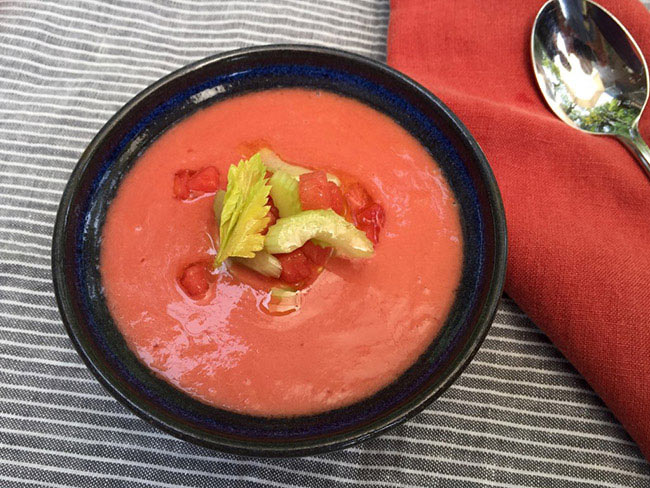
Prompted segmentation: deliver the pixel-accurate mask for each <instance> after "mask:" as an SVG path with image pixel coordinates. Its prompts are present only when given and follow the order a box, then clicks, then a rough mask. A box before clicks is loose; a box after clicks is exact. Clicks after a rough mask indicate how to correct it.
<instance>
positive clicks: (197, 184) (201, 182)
mask: <svg viewBox="0 0 650 488" xmlns="http://www.w3.org/2000/svg"><path fill="white" fill-rule="evenodd" d="M187 186H188V188H189V189H190V190H192V191H202V192H214V191H217V190H218V189H219V172H218V171H217V168H215V167H214V166H206V167H205V168H203V169H200V170H199V171H197V172H196V173H194V174H193V175H192V176H191V177H190V179H189V181H188V183H187Z"/></svg>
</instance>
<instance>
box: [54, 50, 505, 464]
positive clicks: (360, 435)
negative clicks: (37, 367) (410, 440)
mask: <svg viewBox="0 0 650 488" xmlns="http://www.w3.org/2000/svg"><path fill="white" fill-rule="evenodd" d="M280 86H286V87H293V86H299V87H308V88H319V89H324V90H330V91H333V92H337V93H339V94H342V95H344V96H348V97H353V98H355V99H358V100H360V101H362V102H363V103H365V104H367V105H370V106H372V107H374V108H375V109H377V110H379V111H381V112H384V113H386V114H387V115H389V116H390V117H391V118H392V119H393V120H395V121H397V122H398V123H399V124H400V125H402V127H404V128H405V129H406V130H408V131H409V132H410V133H411V134H412V135H414V136H415V137H416V138H417V139H418V140H419V141H420V142H421V143H422V144H423V146H424V147H426V148H427V149H428V150H429V152H430V153H431V154H432V155H433V157H434V158H435V159H436V160H437V161H438V163H439V165H440V166H441V168H442V170H443V171H444V173H445V175H446V177H447V179H448V181H449V183H450V185H451V187H452V189H453V191H454V192H455V194H456V198H457V200H458V202H459V206H460V209H461V215H462V223H463V236H464V242H465V244H464V263H463V272H462V281H461V285H460V287H459V290H458V294H457V297H456V300H455V303H454V305H453V308H452V311H451V313H450V315H449V317H448V319H447V321H446V323H445V325H444V326H443V328H442V331H441V333H440V334H439V336H438V337H437V338H436V339H435V341H434V342H433V343H432V344H431V345H430V346H429V348H428V349H427V350H426V352H425V353H424V354H423V355H422V356H421V357H420V358H419V359H418V361H417V362H416V363H415V364H414V365H413V366H411V368H409V369H408V370H407V371H406V372H405V373H404V374H403V375H402V376H401V377H400V378H399V379H397V380H396V381H395V382H393V383H392V384H391V385H389V386H387V387H386V388H384V389H383V390H381V391H379V392H378V393H376V394H375V395H373V396H372V397H370V398H368V399H366V400H363V401H361V402H358V403H356V404H354V405H351V406H348V407H345V408H340V409H337V410H333V411H329V412H326V413H322V414H318V415H312V416H300V417H291V418H274V419H269V418H262V417H254V416H247V415H241V414H236V413H232V412H228V411H225V410H220V409H217V408H214V407H210V406H208V405H205V404H203V403H201V402H199V401H197V400H195V399H193V398H191V397H189V396H187V395H185V394H184V393H182V392H181V391H179V390H177V389H175V388H174V387H172V386H170V385H169V384H167V383H166V382H165V381H163V380H161V379H159V378H158V377H156V376H155V375H154V374H153V373H152V372H151V371H150V370H149V369H148V368H147V367H145V366H144V365H143V364H142V363H140V362H139V361H138V359H137V358H136V356H135V355H134V354H133V353H132V352H131V351H130V350H129V348H128V347H127V346H126V343H125V341H124V339H123V338H122V336H121V334H120V333H119V331H118V330H117V328H116V326H115V324H114V322H113V320H112V318H111V316H110V314H109V311H108V309H107V306H106V303H105V300H104V297H103V294H102V287H101V280H100V275H99V270H98V262H99V247H100V240H101V231H102V225H103V222H104V219H105V216H106V211H107V208H108V206H109V205H110V202H111V199H112V198H113V197H114V196H115V192H116V190H117V187H118V186H119V184H120V181H121V180H122V178H123V177H124V175H125V174H126V173H127V172H128V170H129V168H130V167H131V166H132V165H133V163H134V161H135V160H136V159H137V157H138V155H140V154H141V153H142V152H143V151H144V150H145V149H146V148H147V147H148V146H149V145H150V144H151V142H152V141H153V140H155V139H156V137H157V136H158V135H160V134H161V133H162V132H164V131H165V130H167V129H168V128H169V127H170V126H172V125H173V124H174V123H176V122H178V121H179V120H181V119H183V118H185V117H187V116H188V115H189V114H191V113H193V112H194V111H196V110H197V109H199V108H201V107H204V106H206V105H208V104H211V103H214V102H217V101H219V100H222V99H224V98H227V97H230V96H233V95H238V94H241V93H245V92H250V91H256V90H264V89H269V88H276V87H280ZM505 267H506V225H505V217H504V212H503V206H502V203H501V198H500V195H499V190H498V188H497V185H496V182H495V180H494V176H493V175H492V172H491V170H490V167H489V165H488V163H487V161H486V159H485V156H484V155H483V153H482V152H481V149H480V148H479V146H478V144H477V143H476V141H474V139H473V138H472V136H471V135H470V134H469V132H468V131H467V129H466V128H465V127H464V126H463V124H462V123H461V122H460V121H459V120H458V118H457V117H456V116H455V115H454V114H453V113H452V112H451V111H450V110H449V109H448V108H447V107H445V105H443V104H442V102H441V101H440V100H438V99H437V98H436V97H435V96H433V95H432V94H431V93H430V92H429V91H427V90H426V89H424V88H423V87H421V86H420V85H418V84H417V83H415V82H414V81H413V80H411V79H409V78H407V77H406V76H404V75H402V74H401V73H399V72H397V71H395V70H393V69H391V68H389V67H387V66H385V65H384V64H381V63H378V62H376V61H372V60H370V59H366V58H363V57H360V56H356V55H353V54H349V53H345V52H342V51H337V50H333V49H324V48H317V47H306V46H268V47H256V48H250V49H242V50H238V51H233V52H230V53H227V54H221V55H217V56H213V57H210V58H207V59H205V60H202V61H199V62H196V63H193V64H191V65H189V66H186V67H184V68H182V69H180V70H178V71H176V72H174V73H172V74H170V75H169V76H167V77H165V78H163V79H162V80H160V81H158V82H156V83H155V84H153V85H152V86H150V87H149V88H147V89H146V90H144V91H143V92H141V93H140V94H138V95H137V96H136V97H135V98H134V99H133V100H131V101H130V102H129V103H128V104H126V105H125V106H124V107H123V108H122V109H121V110H120V111H119V112H118V113H117V114H115V115H114V116H113V118H111V120H109V121H108V123H107V124H106V125H105V126H104V127H103V128H102V130H101V131H100V132H99V134H97V136H96V137H95V138H94V139H93V141H92V142H91V144H90V145H89V146H88V148H87V149H86V151H85V152H84V154H83V156H82V157H81V159H80V160H79V163H78V164H77V166H76V168H75V170H74V171H73V173H72V176H71V177H70V181H69V183H68V185H67V187H66V189H65V191H64V193H63V198H62V201H61V205H60V208H59V212H58V215H57V219H56V226H55V229H54V241H53V250H52V268H53V275H54V287H55V291H56V297H57V301H58V305H59V309H60V311H61V316H62V318H63V322H64V324H65V326H66V328H67V330H68V333H69V335H70V338H71V339H72V342H73V344H74V345H75V347H76V348H77V350H78V351H79V354H80V355H81V357H82V358H83V360H84V361H85V362H86V364H87V366H88V368H89V369H90V370H91V371H92V372H93V373H94V374H95V376H97V379H98V380H99V381H100V382H101V383H102V384H103V385H104V386H105V387H106V388H107V389H108V391H109V392H110V393H111V394H113V395H114V396H115V397H116V398H117V399H118V400H119V401H121V402H122V403H123V404H125V405H126V406H127V407H129V408H130V409H131V410H133V411H134V412H135V413H136V414H138V415H139V416H140V417H142V418H143V419H145V420H147V421H149V422H151V423H153V424H154V425H156V426H158V427H160V428H162V429H163V430H165V431H166V432H169V433H171V434H173V435H175V436H178V437H180V438H182V439H186V440H188V441H191V442H195V443H197V444H201V445H204V446H208V447H212V448H216V449H220V450H223V451H227V452H233V453H239V454H247V455H258V456H295V455H307V454H314V453H319V452H325V451H329V450H333V449H339V448H344V447H347V446H351V445H352V444H355V443H358V442H361V441H363V440H365V439H368V438H369V437H371V436H374V435H377V434H379V433H381V432H383V431H385V430H386V429H389V428H390V427H392V426H394V425H396V424H398V423H400V422H403V421H405V420H406V419H408V418H410V417H412V416H413V415H415V414H416V413H418V412H419V411H421V410H422V409H424V408H425V407H426V406H427V405H428V404H429V403H431V402H432V401H433V400H434V399H435V398H437V397H438V396H439V395H440V394H441V393H442V392H443V391H444V390H445V389H446V388H447V387H448V386H449V385H450V384H451V383H452V382H453V381H454V379H455V378H456V377H457V376H458V375H459V374H460V373H461V371H462V370H463V369H464V368H465V366H466V365H467V364H468V363H469V361H470V360H471V358H472V357H473V355H474V354H475V353H476V351H477V349H478V348H479V346H480V344H481V342H482V341H483V338H484V337H485V335H486V333H487V331H488V329H489V326H490V323H491V321H492V319H493V317H494V313H495V310H496V307H497V303H498V301H499V298H500V296H501V292H502V289H503V282H504V275H505Z"/></svg>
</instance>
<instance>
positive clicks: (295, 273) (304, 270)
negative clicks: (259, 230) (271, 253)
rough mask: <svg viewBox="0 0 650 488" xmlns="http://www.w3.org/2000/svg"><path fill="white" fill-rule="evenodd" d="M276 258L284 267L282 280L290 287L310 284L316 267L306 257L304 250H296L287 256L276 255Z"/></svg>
mask: <svg viewBox="0 0 650 488" xmlns="http://www.w3.org/2000/svg"><path fill="white" fill-rule="evenodd" d="M275 257H276V258H278V259H279V260H280V264H281V265H282V274H281V275H280V279H281V280H282V281H284V282H285V283H288V284H290V285H296V286H299V285H301V284H302V283H305V282H308V281H309V279H310V278H311V277H312V276H313V275H314V274H315V273H316V270H315V268H314V265H313V264H312V262H311V261H310V260H309V259H308V258H307V256H305V253H304V252H303V251H302V249H296V250H295V251H293V252H290V253H286V254H276V255H275Z"/></svg>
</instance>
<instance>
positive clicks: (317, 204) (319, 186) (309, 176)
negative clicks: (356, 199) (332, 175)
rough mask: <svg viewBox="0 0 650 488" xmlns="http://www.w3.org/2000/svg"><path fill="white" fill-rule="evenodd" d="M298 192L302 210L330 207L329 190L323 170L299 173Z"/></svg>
mask: <svg viewBox="0 0 650 488" xmlns="http://www.w3.org/2000/svg"><path fill="white" fill-rule="evenodd" d="M298 193H299V195H300V204H301V205H302V209H303V210H318V209H322V208H330V201H331V198H330V190H329V187H328V185H327V175H326V174H325V171H314V172H312V173H305V174H303V175H300V183H299V185H298Z"/></svg>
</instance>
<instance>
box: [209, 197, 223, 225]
mask: <svg viewBox="0 0 650 488" xmlns="http://www.w3.org/2000/svg"><path fill="white" fill-rule="evenodd" d="M225 198H226V192H225V191H223V190H219V191H217V193H216V194H215V195H214V201H213V202H212V210H214V218H215V219H216V221H217V225H221V211H222V210H223V201H224V200H225Z"/></svg>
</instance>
